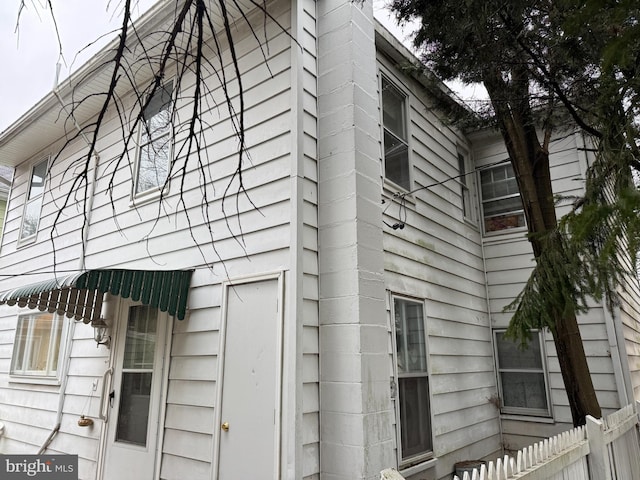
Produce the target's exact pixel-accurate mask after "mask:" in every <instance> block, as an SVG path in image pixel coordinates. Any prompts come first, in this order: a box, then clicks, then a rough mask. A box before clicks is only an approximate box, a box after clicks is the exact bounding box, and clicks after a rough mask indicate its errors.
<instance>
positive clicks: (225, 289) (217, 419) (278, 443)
mask: <svg viewBox="0 0 640 480" xmlns="http://www.w3.org/2000/svg"><path fill="white" fill-rule="evenodd" d="M265 280H276V281H277V282H278V283H277V293H278V299H277V301H278V312H277V315H276V317H277V322H278V331H277V336H276V357H277V358H278V362H277V365H276V368H275V370H276V383H277V385H276V399H275V405H276V420H277V421H276V422H275V428H274V437H275V442H274V445H275V448H274V452H273V458H274V460H275V462H274V463H275V465H274V471H273V479H279V478H280V471H281V461H282V460H281V457H280V456H281V451H282V439H281V432H282V368H283V358H282V352H283V350H282V348H283V342H282V340H283V332H284V271H282V270H279V271H277V272H272V273H264V274H260V275H247V276H242V277H237V278H236V279H234V280H225V281H223V282H222V303H221V307H222V308H221V310H220V333H219V336H220V343H219V348H218V372H217V377H216V378H217V384H218V391H217V396H216V403H215V413H214V424H213V431H214V434H213V441H214V449H213V462H212V465H211V478H212V479H213V480H216V479H217V478H218V476H219V471H218V469H219V467H220V438H221V432H220V425H221V422H222V391H223V389H224V361H225V348H226V343H227V342H226V333H227V314H228V301H227V299H228V296H229V295H235V293H234V291H233V287H234V286H235V285H245V284H249V283H256V282H262V281H265Z"/></svg>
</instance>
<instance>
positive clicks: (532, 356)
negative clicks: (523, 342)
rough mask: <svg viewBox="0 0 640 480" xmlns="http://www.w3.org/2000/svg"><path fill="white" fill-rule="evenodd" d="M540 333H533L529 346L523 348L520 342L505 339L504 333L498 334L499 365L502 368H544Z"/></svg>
mask: <svg viewBox="0 0 640 480" xmlns="http://www.w3.org/2000/svg"><path fill="white" fill-rule="evenodd" d="M538 335H539V334H538V333H533V335H532V337H531V340H530V341H529V344H528V345H527V348H526V349H524V350H522V349H521V348H520V347H519V344H517V343H515V342H513V341H511V340H508V339H505V338H504V333H497V334H496V340H497V341H496V345H497V347H498V365H499V366H500V368H501V369H505V368H507V369H533V370H542V355H541V352H540V340H539V336H538Z"/></svg>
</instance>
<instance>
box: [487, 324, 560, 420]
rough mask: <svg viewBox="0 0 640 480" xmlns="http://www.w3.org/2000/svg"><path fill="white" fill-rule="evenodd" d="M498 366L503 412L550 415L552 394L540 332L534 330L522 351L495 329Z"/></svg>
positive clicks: (503, 332)
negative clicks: (548, 384) (549, 390)
mask: <svg viewBox="0 0 640 480" xmlns="http://www.w3.org/2000/svg"><path fill="white" fill-rule="evenodd" d="M494 334H495V347H496V366H497V370H498V385H499V388H500V398H501V399H502V412H503V413H514V414H521V415H539V416H547V415H549V393H548V389H547V377H546V370H545V362H544V356H543V353H544V345H543V335H542V332H541V331H537V330H536V331H532V332H531V340H530V341H529V343H528V345H527V347H526V348H525V349H524V350H523V349H521V348H520V346H519V344H517V343H515V342H513V341H511V340H509V339H506V338H505V337H504V334H505V331H504V330H496V331H494Z"/></svg>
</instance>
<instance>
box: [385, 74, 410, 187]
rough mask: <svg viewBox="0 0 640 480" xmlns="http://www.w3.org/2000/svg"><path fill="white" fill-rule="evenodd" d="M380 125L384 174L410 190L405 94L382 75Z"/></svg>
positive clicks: (388, 178)
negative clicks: (382, 131)
mask: <svg viewBox="0 0 640 480" xmlns="http://www.w3.org/2000/svg"><path fill="white" fill-rule="evenodd" d="M382 125H383V130H384V138H383V145H384V176H385V178H386V179H387V180H390V181H392V182H393V183H395V184H396V185H398V186H400V187H402V188H404V189H405V190H411V176H410V168H409V142H408V135H407V96H406V95H405V94H404V93H402V92H401V91H400V90H399V89H398V88H397V87H395V86H394V85H393V84H392V83H391V82H389V80H387V79H386V78H385V77H384V76H382Z"/></svg>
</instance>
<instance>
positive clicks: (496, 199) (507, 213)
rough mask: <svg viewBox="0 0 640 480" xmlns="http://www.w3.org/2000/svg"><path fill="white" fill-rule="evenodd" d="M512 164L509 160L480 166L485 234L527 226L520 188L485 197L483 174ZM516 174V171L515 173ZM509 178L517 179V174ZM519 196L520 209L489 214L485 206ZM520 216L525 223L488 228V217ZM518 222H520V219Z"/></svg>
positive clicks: (479, 182) (500, 232)
mask: <svg viewBox="0 0 640 480" xmlns="http://www.w3.org/2000/svg"><path fill="white" fill-rule="evenodd" d="M510 165H511V162H509V161H508V160H507V161H505V162H502V163H499V164H497V165H492V166H490V167H483V168H480V171H479V172H478V176H479V180H478V184H479V185H480V198H481V202H480V203H481V204H482V231H483V232H484V234H485V235H496V234H502V233H508V232H512V231H519V230H524V229H525V228H526V219H525V215H524V206H523V205H522V197H521V196H520V191H519V190H518V192H517V193H510V194H507V195H502V196H495V197H491V198H485V192H484V189H483V184H482V175H483V174H485V173H486V172H492V171H497V170H498V169H500V168H508V167H509V166H510ZM514 175H515V173H514ZM509 178H513V179H514V180H515V176H514V177H509ZM495 183H497V182H491V184H492V185H493V184H495ZM516 186H517V182H516ZM516 197H517V198H518V199H520V208H518V209H513V210H509V211H505V212H502V213H500V214H497V215H488V214H487V213H486V212H485V206H486V204H488V203H490V202H500V201H504V200H511V199H514V198H516ZM510 216H512V217H520V216H521V218H522V223H523V225H514V226H506V227H504V228H498V229H495V230H488V229H487V219H488V218H498V217H505V218H506V217H510ZM518 223H520V222H519V221H518Z"/></svg>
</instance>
